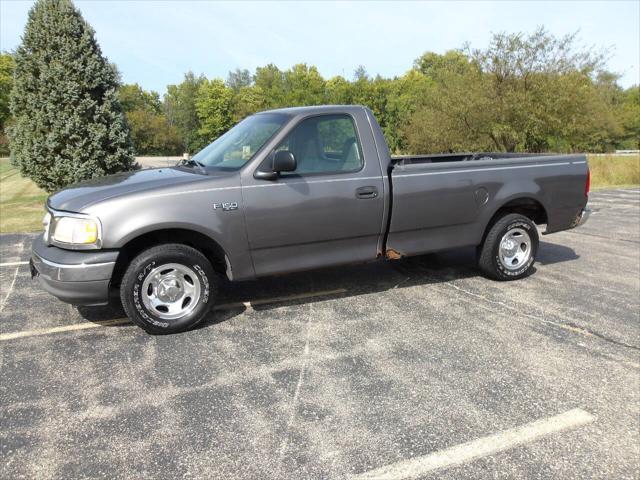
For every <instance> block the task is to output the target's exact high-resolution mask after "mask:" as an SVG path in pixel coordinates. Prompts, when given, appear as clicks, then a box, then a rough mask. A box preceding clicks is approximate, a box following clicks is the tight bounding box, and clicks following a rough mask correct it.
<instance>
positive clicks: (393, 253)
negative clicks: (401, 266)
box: [386, 248, 402, 260]
mask: <svg viewBox="0 0 640 480" xmlns="http://www.w3.org/2000/svg"><path fill="white" fill-rule="evenodd" d="M386 257H387V259H389V260H398V259H399V258H402V254H401V253H400V252H398V251H397V250H394V249H393V248H387V252H386Z"/></svg>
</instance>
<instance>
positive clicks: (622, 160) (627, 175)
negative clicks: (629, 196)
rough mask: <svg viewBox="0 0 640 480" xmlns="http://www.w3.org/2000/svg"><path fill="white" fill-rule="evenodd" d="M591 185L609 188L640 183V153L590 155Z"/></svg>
mask: <svg viewBox="0 0 640 480" xmlns="http://www.w3.org/2000/svg"><path fill="white" fill-rule="evenodd" d="M587 157H588V159H589V169H590V170H591V187H592V188H608V187H622V186H625V187H627V186H637V185H640V155H633V156H626V155H606V156H594V155H588V156H587Z"/></svg>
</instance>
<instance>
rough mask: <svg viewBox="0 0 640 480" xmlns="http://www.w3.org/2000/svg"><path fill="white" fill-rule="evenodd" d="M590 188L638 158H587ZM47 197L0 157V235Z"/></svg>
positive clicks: (632, 180)
mask: <svg viewBox="0 0 640 480" xmlns="http://www.w3.org/2000/svg"><path fill="white" fill-rule="evenodd" d="M588 157H589V168H590V169H591V187H592V188H594V189H597V188H612V187H622V186H625V187H627V186H638V185H640V156H637V155H636V156H622V155H607V156H602V157H601V156H593V155H589V156H588ZM46 198H47V194H46V193H45V192H44V191H42V190H40V189H39V188H38V187H37V186H36V185H35V184H34V183H33V182H32V181H31V180H29V179H27V178H23V177H22V176H21V175H20V173H19V172H18V170H17V169H15V168H14V167H13V166H12V165H11V164H10V163H9V159H7V158H0V233H15V232H34V231H38V230H40V229H41V228H42V224H41V222H42V216H43V215H44V202H45V200H46Z"/></svg>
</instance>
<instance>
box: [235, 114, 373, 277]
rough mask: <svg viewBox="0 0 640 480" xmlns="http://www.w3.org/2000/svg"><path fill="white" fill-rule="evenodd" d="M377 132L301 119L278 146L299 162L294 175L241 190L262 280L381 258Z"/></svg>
mask: <svg viewBox="0 0 640 480" xmlns="http://www.w3.org/2000/svg"><path fill="white" fill-rule="evenodd" d="M363 136H366V137H365V140H366V142H365V143H366V144H368V145H373V136H372V135H371V131H370V129H369V130H366V129H362V131H359V130H358V129H357V128H356V122H355V120H354V118H353V117H352V116H351V115H347V114H327V115H316V116H313V117H309V118H306V119H304V120H302V121H301V122H300V123H299V124H298V125H297V126H296V127H295V128H294V129H293V130H292V131H291V132H290V133H289V134H288V135H287V137H285V139H284V140H282V142H280V144H279V145H278V146H277V147H276V148H275V151H278V150H288V151H290V152H292V153H293V154H294V156H295V158H296V163H297V167H296V170H295V171H293V172H283V173H281V174H280V175H279V177H278V178H277V179H275V180H259V179H253V178H252V179H251V180H252V184H250V185H243V198H244V204H245V213H246V225H247V234H248V238H249V245H250V249H251V256H252V259H253V264H254V268H255V272H256V275H258V276H260V275H268V274H273V273H281V272H288V271H295V270H305V269H310V268H316V267H323V266H329V265H335V264H340V263H352V262H359V261H368V260H372V259H374V258H376V254H377V244H378V238H379V235H380V234H381V224H382V216H383V208H384V204H383V203H384V192H383V188H384V187H383V180H382V174H381V170H380V164H379V161H378V158H377V153H376V152H375V149H373V148H370V149H369V150H367V151H365V150H363V148H362V143H363V142H361V138H362V137H363Z"/></svg>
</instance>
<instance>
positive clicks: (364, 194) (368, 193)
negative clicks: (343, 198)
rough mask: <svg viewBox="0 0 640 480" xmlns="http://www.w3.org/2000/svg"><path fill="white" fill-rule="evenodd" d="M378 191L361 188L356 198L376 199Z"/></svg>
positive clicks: (373, 188) (357, 191) (372, 188)
mask: <svg viewBox="0 0 640 480" xmlns="http://www.w3.org/2000/svg"><path fill="white" fill-rule="evenodd" d="M377 196H378V189H377V188H376V187H373V186H370V187H360V188H357V189H356V198H376V197H377Z"/></svg>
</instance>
